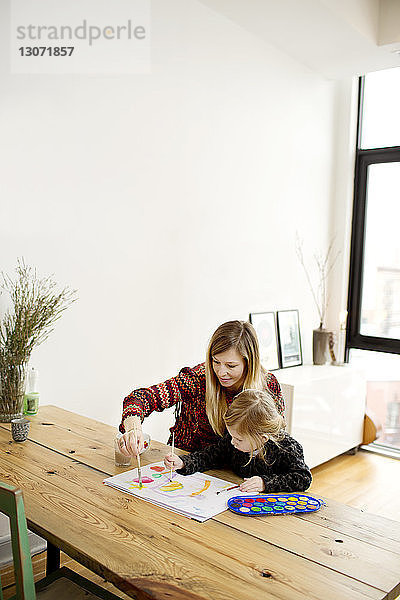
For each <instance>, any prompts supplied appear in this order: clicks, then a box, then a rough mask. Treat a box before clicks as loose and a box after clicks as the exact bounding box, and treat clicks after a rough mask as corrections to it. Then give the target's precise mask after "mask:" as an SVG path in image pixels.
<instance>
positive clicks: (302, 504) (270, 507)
mask: <svg viewBox="0 0 400 600" xmlns="http://www.w3.org/2000/svg"><path fill="white" fill-rule="evenodd" d="M323 504H324V502H323V501H322V500H317V498H313V496H308V495H306V494H295V493H294V494H258V495H257V496H234V497H233V498H230V499H229V500H228V508H229V510H231V511H232V512H234V513H236V514H238V515H244V516H245V517H264V516H267V515H289V514H295V513H306V512H314V511H316V510H318V509H319V508H321V506H322V505H323Z"/></svg>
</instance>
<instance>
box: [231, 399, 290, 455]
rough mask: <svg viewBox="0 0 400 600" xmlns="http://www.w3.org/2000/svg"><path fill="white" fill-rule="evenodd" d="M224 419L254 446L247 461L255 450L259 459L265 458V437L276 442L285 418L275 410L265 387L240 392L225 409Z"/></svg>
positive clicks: (280, 434) (281, 433) (279, 436)
mask: <svg viewBox="0 0 400 600" xmlns="http://www.w3.org/2000/svg"><path fill="white" fill-rule="evenodd" d="M224 421H225V423H226V425H228V427H231V426H232V427H235V429H236V431H237V433H238V434H239V435H242V436H244V437H246V438H247V439H248V440H249V442H250V445H251V447H252V449H253V450H252V452H251V456H250V460H251V459H252V458H253V452H254V450H258V452H259V456H260V458H262V459H263V460H265V450H264V444H265V442H266V440H265V437H267V438H268V439H269V440H272V441H273V442H275V443H279V440H281V439H282V437H283V431H284V428H285V420H284V418H283V417H282V415H280V414H279V413H278V411H277V408H276V405H275V402H274V399H273V398H272V396H271V394H270V393H269V392H267V391H265V390H263V391H261V390H243V392H240V394H238V395H237V396H235V398H234V399H233V402H232V404H231V405H230V407H229V408H228V410H227V411H226V413H225V415H224ZM250 460H249V462H250Z"/></svg>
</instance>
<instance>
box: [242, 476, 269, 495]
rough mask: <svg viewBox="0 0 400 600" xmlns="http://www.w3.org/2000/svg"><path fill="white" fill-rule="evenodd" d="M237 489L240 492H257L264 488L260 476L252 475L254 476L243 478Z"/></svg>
mask: <svg viewBox="0 0 400 600" xmlns="http://www.w3.org/2000/svg"><path fill="white" fill-rule="evenodd" d="M239 489H240V491H241V492H247V493H251V494H259V493H260V492H263V491H264V490H265V485H264V482H263V480H262V479H261V477H258V475H254V477H248V478H245V480H244V482H243V483H242V484H241V486H240V487H239Z"/></svg>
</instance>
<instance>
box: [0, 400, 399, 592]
mask: <svg viewBox="0 0 400 600" xmlns="http://www.w3.org/2000/svg"><path fill="white" fill-rule="evenodd" d="M114 434H115V430H114V429H113V428H112V427H110V426H108V425H105V424H103V423H99V422H97V421H94V420H92V419H88V418H86V417H82V416H79V415H77V414H75V413H71V412H68V411H65V410H62V409H60V408H57V407H54V406H43V407H41V408H40V411H39V414H38V415H37V416H36V417H32V418H31V429H30V434H29V439H28V440H27V441H26V442H25V443H23V444H18V443H15V442H12V439H11V435H10V426H9V424H3V423H2V424H0V479H1V480H3V481H4V480H5V481H9V482H12V483H14V484H17V485H19V486H20V487H21V488H22V489H23V492H24V498H25V507H26V514H27V519H28V526H29V528H30V529H31V530H32V531H34V532H36V533H38V534H39V535H42V536H43V537H45V538H46V539H47V540H49V542H50V543H52V544H54V545H55V546H57V547H58V548H61V549H62V550H63V551H64V552H66V553H67V554H68V555H69V556H71V557H72V558H74V559H75V560H77V561H79V562H80V563H82V564H83V565H85V566H86V567H88V568H89V569H92V570H93V571H95V572H96V573H98V574H99V575H101V576H103V577H104V578H105V579H107V580H108V581H111V582H112V583H113V584H114V585H116V586H117V587H118V588H120V589H121V590H123V591H124V592H125V593H127V594H129V595H131V596H132V597H133V598H138V599H146V600H147V599H150V598H156V599H158V600H167V599H169V600H181V599H188V600H200V599H209V600H220V599H226V600H227V599H235V600H238V599H239V600H241V599H243V600H256V599H258V598H275V599H278V598H285V599H293V600H295V599H296V600H299V599H303V600H305V599H307V600H310V599H321V600H322V599H323V600H329V599H332V600H337V599H338V598H346V600H351V599H358V600H361V599H363V600H364V599H365V598H373V599H378V598H381V599H382V598H388V599H394V598H395V597H396V596H397V595H398V594H399V593H400V583H399V582H400V523H398V522H395V521H391V520H388V519H385V518H382V517H379V516H373V515H369V514H366V513H362V512H360V511H359V510H356V509H354V508H350V507H348V506H344V505H342V504H338V503H336V502H333V501H331V500H326V503H327V504H326V506H324V507H322V508H321V509H320V510H319V511H318V512H316V513H314V514H313V513H310V514H304V515H291V516H274V517H257V518H246V517H242V516H240V515H235V514H233V513H231V512H229V511H226V512H224V513H221V514H220V515H218V516H216V517H215V518H213V519H210V520H209V521H206V522H205V523H198V522H196V521H193V520H190V519H188V518H185V517H183V516H180V515H178V514H175V513H172V512H169V511H167V510H163V509H162V508H159V507H157V506H154V505H152V504H149V503H147V502H145V501H143V500H141V499H140V498H136V497H134V496H130V495H128V494H124V493H122V492H119V491H118V490H116V489H113V488H110V487H108V486H105V485H103V484H102V481H103V479H104V478H105V477H106V476H109V475H114V474H116V473H118V472H121V470H122V469H121V468H118V467H115V466H114V456H113V449H112V440H113V437H114ZM164 454H165V446H163V445H162V444H159V443H157V442H152V447H151V449H150V450H149V451H147V452H146V453H145V454H144V455H143V456H142V458H143V461H142V462H143V463H145V462H146V463H148V462H155V461H159V460H161V459H162V458H163V456H164ZM212 473H213V474H218V472H212ZM219 474H220V475H223V476H224V477H225V478H227V479H230V480H232V481H237V478H236V477H235V476H234V475H232V474H230V475H229V474H227V473H219Z"/></svg>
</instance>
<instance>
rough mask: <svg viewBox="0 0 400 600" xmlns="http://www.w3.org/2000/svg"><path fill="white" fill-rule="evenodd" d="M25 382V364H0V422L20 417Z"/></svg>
mask: <svg viewBox="0 0 400 600" xmlns="http://www.w3.org/2000/svg"><path fill="white" fill-rule="evenodd" d="M25 382H26V364H22V365H13V364H6V365H1V366H0V422H2V423H10V422H11V420H12V419H18V418H20V417H22V412H23V408H24V394H25Z"/></svg>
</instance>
